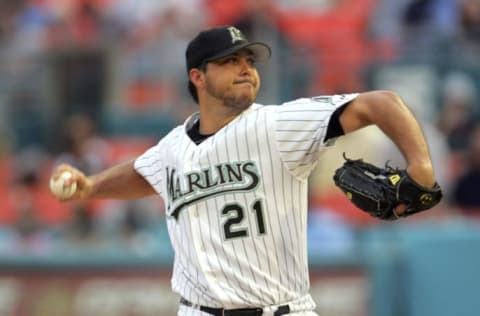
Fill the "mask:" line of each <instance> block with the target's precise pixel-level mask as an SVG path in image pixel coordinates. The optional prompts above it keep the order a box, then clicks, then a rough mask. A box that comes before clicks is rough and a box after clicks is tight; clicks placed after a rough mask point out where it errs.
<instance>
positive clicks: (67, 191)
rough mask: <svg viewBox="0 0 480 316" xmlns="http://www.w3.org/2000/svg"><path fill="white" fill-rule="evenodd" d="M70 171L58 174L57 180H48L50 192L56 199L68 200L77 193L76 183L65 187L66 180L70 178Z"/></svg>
mask: <svg viewBox="0 0 480 316" xmlns="http://www.w3.org/2000/svg"><path fill="white" fill-rule="evenodd" d="M72 176H73V175H72V173H71V172H70V171H64V172H62V173H61V174H60V176H59V177H58V178H57V179H55V180H54V179H53V178H51V179H50V190H51V191H52V193H53V194H55V196H56V197H58V198H61V199H68V198H70V197H71V196H72V195H73V194H75V192H76V191H77V183H76V182H73V183H72V184H70V185H67V183H66V182H67V180H69V179H70V178H71V177H72Z"/></svg>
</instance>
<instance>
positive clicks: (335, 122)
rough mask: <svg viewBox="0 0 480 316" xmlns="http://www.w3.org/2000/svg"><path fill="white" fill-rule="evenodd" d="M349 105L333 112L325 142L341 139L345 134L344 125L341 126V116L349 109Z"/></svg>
mask: <svg viewBox="0 0 480 316" xmlns="http://www.w3.org/2000/svg"><path fill="white" fill-rule="evenodd" d="M348 104H349V103H347V104H344V105H342V106H341V107H339V108H338V109H336V110H335V112H333V114H332V117H331V118H330V122H329V123H328V127H327V134H326V135H325V139H324V141H327V140H329V139H330V138H335V137H339V136H342V135H344V134H345V132H344V131H343V128H342V125H341V124H340V115H341V114H342V113H343V111H344V110H345V109H346V108H347V106H348Z"/></svg>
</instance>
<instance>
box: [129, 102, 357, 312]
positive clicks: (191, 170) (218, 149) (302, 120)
mask: <svg viewBox="0 0 480 316" xmlns="http://www.w3.org/2000/svg"><path fill="white" fill-rule="evenodd" d="M356 96H357V94H348V95H335V96H321V97H315V98H303V99H298V100H295V101H292V102H288V103H285V104H283V105H281V106H262V105H259V104H253V105H252V106H251V107H250V108H248V109H247V110H245V111H244V112H243V113H242V114H240V115H239V116H238V117H237V118H235V119H234V120H233V121H231V122H230V123H229V124H227V125H226V126H225V127H223V128H222V129H221V130H219V131H218V132H217V133H216V134H215V135H213V136H211V137H209V138H208V139H206V140H205V141H203V142H202V143H201V144H199V145H196V144H195V143H194V142H192V140H191V139H190V138H189V136H188V135H187V133H186V130H187V129H188V128H189V126H191V125H192V123H193V122H194V121H195V120H196V119H198V115H197V114H195V115H193V116H191V117H190V118H189V119H187V121H186V122H185V124H184V125H181V126H179V127H177V128H175V129H174V130H172V131H171V132H170V133H169V134H168V135H167V136H165V137H164V138H163V139H162V140H161V141H160V142H159V143H158V144H157V145H156V146H154V147H152V148H150V149H149V150H147V151H146V152H145V153H144V154H143V155H142V156H140V157H139V158H138V159H137V160H136V161H135V169H136V170H137V171H138V172H139V173H140V174H141V175H142V176H143V177H144V178H145V179H146V180H147V181H148V182H149V183H150V184H151V185H152V186H153V188H154V189H155V190H156V192H157V193H158V194H159V195H160V196H161V197H162V198H163V199H164V201H165V205H166V213H167V226H168V231H169V235H170V239H171V242H172V246H173V248H174V250H175V260H174V268H173V276H172V288H173V290H174V291H175V292H177V293H178V294H180V295H181V296H183V297H184V298H186V299H187V300H189V301H190V302H193V303H194V304H199V305H206V306H211V307H224V308H240V307H246V306H256V307H258V306H269V305H277V304H281V303H284V302H297V303H295V304H294V306H292V304H290V305H291V308H292V311H293V312H295V311H302V310H307V311H308V310H313V309H314V306H315V305H314V302H313V300H312V299H311V297H310V296H309V295H308V289H309V278H308V263H307V243H306V242H307V241H306V226H307V223H306V221H307V210H308V205H307V179H308V175H309V174H310V172H311V171H312V170H313V168H314V167H315V164H316V162H317V160H318V157H319V155H320V153H321V152H322V151H323V150H324V149H325V148H327V147H328V146H329V145H330V144H331V143H332V142H331V141H327V142H325V141H324V138H325V134H326V131H327V126H328V122H329V119H330V117H331V114H332V113H333V112H334V110H335V109H336V108H338V107H339V106H341V105H343V104H345V103H347V102H349V101H351V100H352V99H353V98H355V97H356Z"/></svg>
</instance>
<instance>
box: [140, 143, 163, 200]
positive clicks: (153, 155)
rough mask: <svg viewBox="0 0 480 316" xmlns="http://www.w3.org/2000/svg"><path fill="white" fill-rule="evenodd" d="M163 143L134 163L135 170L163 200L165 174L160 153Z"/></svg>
mask: <svg viewBox="0 0 480 316" xmlns="http://www.w3.org/2000/svg"><path fill="white" fill-rule="evenodd" d="M161 143H162V142H161V141H160V142H159V143H158V144H157V145H155V146H153V147H151V148H149V149H148V150H147V151H145V152H144V153H143V154H142V155H141V156H139V157H138V158H137V159H136V160H135V162H134V168H135V170H136V171H137V172H138V173H139V174H140V175H141V176H142V177H143V178H145V180H147V182H148V183H150V185H151V186H152V187H153V188H154V189H155V191H156V192H157V193H158V194H159V195H160V196H161V197H162V198H163V197H164V192H163V188H164V182H165V179H164V174H165V173H164V172H163V171H162V170H163V165H164V163H163V159H162V155H161V151H160V147H161Z"/></svg>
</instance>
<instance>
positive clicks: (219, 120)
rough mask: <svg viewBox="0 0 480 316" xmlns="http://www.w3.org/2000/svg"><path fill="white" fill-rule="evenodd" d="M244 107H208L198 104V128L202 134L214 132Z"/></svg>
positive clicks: (232, 118) (231, 119)
mask: <svg viewBox="0 0 480 316" xmlns="http://www.w3.org/2000/svg"><path fill="white" fill-rule="evenodd" d="M243 111H245V109H236V108H227V107H221V108H210V107H208V106H203V107H202V106H200V128H199V132H200V134H202V135H210V134H215V133H216V132H217V131H218V130H220V129H221V128H222V127H224V126H225V125H227V124H228V123H230V122H231V121H233V120H234V119H235V118H236V117H237V116H238V115H239V114H240V113H242V112H243Z"/></svg>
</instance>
